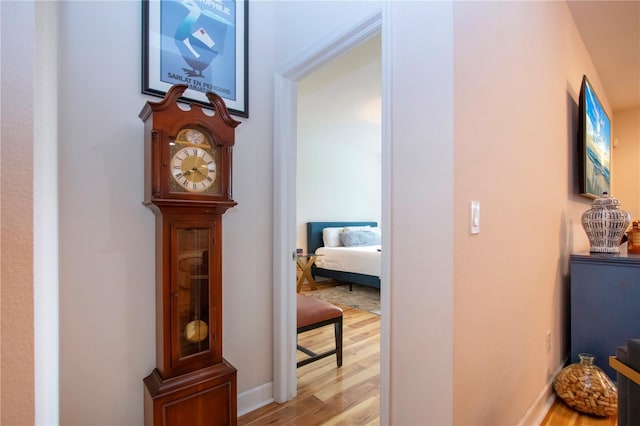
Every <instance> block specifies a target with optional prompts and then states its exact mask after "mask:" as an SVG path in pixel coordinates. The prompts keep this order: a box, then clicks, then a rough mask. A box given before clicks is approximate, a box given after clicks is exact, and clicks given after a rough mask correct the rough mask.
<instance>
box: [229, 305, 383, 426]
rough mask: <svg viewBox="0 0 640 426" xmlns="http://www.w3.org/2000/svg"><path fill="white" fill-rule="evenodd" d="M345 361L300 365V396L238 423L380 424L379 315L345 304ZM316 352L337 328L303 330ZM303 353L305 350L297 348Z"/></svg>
mask: <svg viewBox="0 0 640 426" xmlns="http://www.w3.org/2000/svg"><path fill="white" fill-rule="evenodd" d="M341 308H342V309H343V311H344V314H343V322H344V325H343V334H344V336H343V345H344V347H343V364H342V367H340V368H338V367H337V365H336V357H335V356H330V357H327V358H324V359H322V360H319V361H315V362H312V363H311V364H307V365H305V366H303V367H300V368H298V370H297V373H298V394H297V396H296V398H295V399H293V400H291V401H288V402H286V403H284V404H276V403H272V404H269V405H267V406H265V407H262V408H260V409H258V410H256V411H253V412H251V413H248V414H246V415H244V416H242V417H240V418H239V419H238V425H240V426H243V425H266V424H270V425H305V426H307V425H309V426H312V425H334V424H335V425H377V424H379V423H380V420H379V415H380V414H379V413H380V317H379V316H378V315H375V314H372V313H369V312H366V311H360V310H357V309H352V308H349V307H346V306H341ZM298 341H299V343H300V344H301V345H302V346H305V347H309V348H311V349H312V350H314V351H315V352H317V353H320V352H323V351H325V350H330V349H331V348H332V345H333V326H328V327H323V328H321V329H316V330H312V331H309V332H306V333H304V334H301V335H300V337H299V340H298ZM299 356H300V357H304V354H301V353H300V352H299Z"/></svg>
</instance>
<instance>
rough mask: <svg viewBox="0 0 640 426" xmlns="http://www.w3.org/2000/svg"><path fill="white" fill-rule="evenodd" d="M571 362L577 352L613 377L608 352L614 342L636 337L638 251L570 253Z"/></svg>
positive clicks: (639, 328) (639, 320)
mask: <svg viewBox="0 0 640 426" xmlns="http://www.w3.org/2000/svg"><path fill="white" fill-rule="evenodd" d="M570 322H571V360H570V361H571V362H572V363H573V362H578V354H579V353H582V352H588V353H591V354H593V355H594V356H595V364H596V365H597V366H598V367H600V368H602V369H603V370H604V372H605V373H607V375H608V376H609V377H610V378H611V379H613V380H615V378H616V372H615V370H613V369H612V368H611V367H609V356H611V355H615V353H616V346H620V345H624V344H625V343H626V342H627V340H628V339H631V338H638V337H640V255H633V254H620V255H611V254H599V253H579V254H573V255H571V315H570Z"/></svg>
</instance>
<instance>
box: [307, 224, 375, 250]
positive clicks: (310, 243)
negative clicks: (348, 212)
mask: <svg viewBox="0 0 640 426" xmlns="http://www.w3.org/2000/svg"><path fill="white" fill-rule="evenodd" d="M365 225H369V226H378V223H377V222H307V253H315V252H316V250H317V249H318V247H323V246H324V242H323V241H322V230H323V229H324V228H340V227H343V226H365Z"/></svg>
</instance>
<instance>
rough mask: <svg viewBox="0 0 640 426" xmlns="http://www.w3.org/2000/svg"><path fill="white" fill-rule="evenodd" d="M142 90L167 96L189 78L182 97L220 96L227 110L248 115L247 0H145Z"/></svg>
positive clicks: (197, 99) (194, 99)
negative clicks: (167, 93) (210, 92)
mask: <svg viewBox="0 0 640 426" xmlns="http://www.w3.org/2000/svg"><path fill="white" fill-rule="evenodd" d="M142 7H143V10H142V21H143V22H142V33H143V34H142V40H143V41H142V62H143V63H142V93H145V94H149V95H154V96H160V97H162V96H164V95H165V93H166V92H167V90H169V88H170V87H171V86H173V85H174V84H187V85H188V87H189V88H188V89H187V90H186V91H185V93H184V97H183V98H182V99H183V100H184V101H186V102H196V103H199V104H202V105H206V106H210V104H209V100H208V99H207V97H206V93H207V92H209V91H212V92H215V93H217V94H218V95H219V96H221V97H222V98H223V99H224V101H225V104H226V105H227V108H228V109H229V112H230V113H231V114H234V115H239V116H241V117H248V116H249V106H248V99H249V96H248V95H249V94H248V81H247V69H248V55H247V54H248V52H247V44H248V40H247V33H248V5H247V0H238V1H234V0H143V2H142Z"/></svg>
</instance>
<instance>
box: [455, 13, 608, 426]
mask: <svg viewBox="0 0 640 426" xmlns="http://www.w3.org/2000/svg"><path fill="white" fill-rule="evenodd" d="M454 11H455V14H454V16H455V21H454V22H455V92H456V95H455V105H456V114H455V115H456V122H455V129H456V138H455V183H456V184H455V193H456V201H455V203H456V204H455V207H456V213H455V224H456V226H455V230H456V231H455V295H456V296H455V341H454V346H455V348H456V350H455V355H454V368H455V370H454V371H455V374H454V376H455V380H454V388H455V397H454V406H455V415H454V423H455V424H459V425H471V424H473V425H506V424H517V423H518V422H519V421H520V420H521V419H524V418H525V416H527V415H529V414H532V416H530V417H528V418H527V419H526V421H525V422H524V423H523V424H534V423H535V415H533V413H539V410H540V408H544V407H543V405H544V404H545V403H546V399H547V397H548V396H549V395H550V394H551V389H550V385H551V380H552V379H553V375H554V374H555V372H557V370H558V369H559V368H560V367H561V366H562V363H563V361H564V359H565V356H566V355H567V354H568V351H569V348H568V347H567V345H566V343H565V342H567V339H568V336H567V327H568V324H567V307H568V294H569V276H568V275H569V255H570V254H571V253H573V252H575V251H581V250H585V249H588V248H589V245H588V241H587V238H586V234H585V233H584V230H583V229H582V226H581V222H580V217H581V215H582V213H583V212H584V211H585V210H587V209H588V208H589V207H590V206H591V202H592V200H590V199H588V198H586V197H582V196H580V195H577V192H578V191H577V154H576V146H577V142H576V140H577V128H578V118H577V117H578V94H579V91H580V83H581V81H582V76H583V75H584V74H587V75H589V77H590V79H591V81H592V82H593V84H594V86H595V87H596V91H597V92H598V93H603V94H604V92H603V90H602V86H601V84H600V81H599V78H598V76H597V73H596V71H595V69H594V68H593V64H592V62H591V60H590V58H589V54H588V52H587V49H586V47H585V46H584V43H583V42H582V40H581V38H580V36H579V34H578V32H577V30H576V28H575V24H574V22H573V19H572V17H571V14H570V13H569V10H568V7H567V5H566V4H565V3H564V2H459V3H458V2H457V3H455V4H454ZM603 102H604V104H605V108H608V102H607V100H606V97H604V95H603ZM609 111H610V110H609ZM470 200H477V201H479V202H480V204H481V213H480V223H481V224H480V234H478V235H470V234H469V231H468V230H469V202H470ZM547 333H550V345H549V348H547V342H546V338H547V337H546V336H547Z"/></svg>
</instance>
